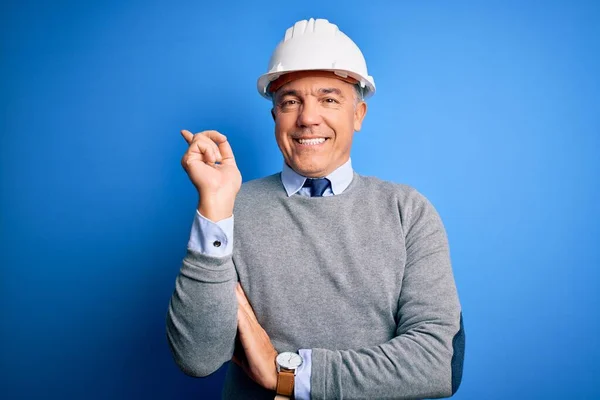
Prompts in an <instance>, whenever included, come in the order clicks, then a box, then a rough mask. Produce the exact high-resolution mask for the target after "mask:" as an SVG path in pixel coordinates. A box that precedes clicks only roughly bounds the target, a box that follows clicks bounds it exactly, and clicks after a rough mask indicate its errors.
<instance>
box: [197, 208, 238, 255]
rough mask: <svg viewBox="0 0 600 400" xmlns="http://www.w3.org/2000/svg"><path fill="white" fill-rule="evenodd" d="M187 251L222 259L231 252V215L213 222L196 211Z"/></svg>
mask: <svg viewBox="0 0 600 400" xmlns="http://www.w3.org/2000/svg"><path fill="white" fill-rule="evenodd" d="M188 249H190V250H192V251H195V252H198V253H201V254H204V255H207V256H212V257H224V256H227V255H230V254H231V253H232V251H233V215H232V216H231V217H229V218H226V219H222V220H221V221H219V222H213V221H211V220H209V219H207V218H206V217H204V216H203V215H202V214H200V212H199V211H198V210H196V217H195V218H194V223H193V224H192V229H191V232H190V239H189V241H188Z"/></svg>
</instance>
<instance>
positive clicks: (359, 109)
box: [354, 101, 367, 132]
mask: <svg viewBox="0 0 600 400" xmlns="http://www.w3.org/2000/svg"><path fill="white" fill-rule="evenodd" d="M365 115H367V103H365V102H364V101H361V102H360V103H358V104H357V105H356V108H355V110H354V130H355V131H356V132H358V131H360V128H361V127H362V123H363V120H364V119H365Z"/></svg>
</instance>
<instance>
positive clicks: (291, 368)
mask: <svg viewBox="0 0 600 400" xmlns="http://www.w3.org/2000/svg"><path fill="white" fill-rule="evenodd" d="M302 363H303V360H302V356H300V354H297V353H292V352H290V351H284V352H283V353H279V354H278V355H277V357H276V358H275V364H276V365H277V396H275V399H277V400H279V399H291V398H292V396H293V394H294V379H295V377H296V372H297V371H298V367H300V366H301V365H302Z"/></svg>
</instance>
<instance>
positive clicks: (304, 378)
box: [294, 349, 312, 400]
mask: <svg viewBox="0 0 600 400" xmlns="http://www.w3.org/2000/svg"><path fill="white" fill-rule="evenodd" d="M298 353H299V354H300V356H302V365H301V366H300V367H299V368H298V372H296V379H295V380H294V398H295V399H296V400H310V375H311V370H312V367H311V365H312V361H311V356H312V350H310V349H300V351H298Z"/></svg>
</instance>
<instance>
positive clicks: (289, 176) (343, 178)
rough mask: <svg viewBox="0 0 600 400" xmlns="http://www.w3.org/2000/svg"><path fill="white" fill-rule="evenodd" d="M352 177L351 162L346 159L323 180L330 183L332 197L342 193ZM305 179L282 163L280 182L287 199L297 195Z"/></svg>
mask: <svg viewBox="0 0 600 400" xmlns="http://www.w3.org/2000/svg"><path fill="white" fill-rule="evenodd" d="M353 176H354V170H353V169H352V160H351V159H350V158H348V161H346V162H345V163H344V164H342V165H341V166H340V167H338V168H337V169H336V170H335V171H333V172H332V173H331V174H329V175H327V176H326V177H325V178H327V179H329V181H330V182H331V191H332V192H333V194H334V195H338V194H340V193H342V192H343V191H344V190H346V188H347V187H348V186H349V185H350V182H352V178H353ZM304 181H306V177H305V176H302V175H300V174H299V173H297V172H296V171H294V170H293V169H292V168H290V167H289V166H288V165H287V164H286V163H285V162H284V163H283V169H282V171H281V182H282V183H283V187H284V188H285V191H286V192H287V195H288V197H289V196H291V195H293V194H295V193H297V192H298V191H299V190H300V189H302V185H304Z"/></svg>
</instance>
